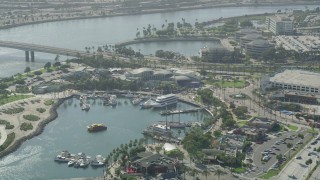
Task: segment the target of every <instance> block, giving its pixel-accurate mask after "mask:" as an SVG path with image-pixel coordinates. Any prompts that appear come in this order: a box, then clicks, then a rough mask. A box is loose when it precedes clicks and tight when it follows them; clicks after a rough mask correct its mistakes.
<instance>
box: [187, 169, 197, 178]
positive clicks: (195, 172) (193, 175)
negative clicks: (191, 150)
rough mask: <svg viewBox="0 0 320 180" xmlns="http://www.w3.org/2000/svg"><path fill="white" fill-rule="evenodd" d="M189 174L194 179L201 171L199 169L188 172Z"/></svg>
mask: <svg viewBox="0 0 320 180" xmlns="http://www.w3.org/2000/svg"><path fill="white" fill-rule="evenodd" d="M188 174H190V176H192V177H193V179H194V178H195V177H196V176H197V175H198V174H199V171H198V170H197V169H191V170H190V171H188Z"/></svg>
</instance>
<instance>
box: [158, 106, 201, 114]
mask: <svg viewBox="0 0 320 180" xmlns="http://www.w3.org/2000/svg"><path fill="white" fill-rule="evenodd" d="M203 109H204V108H192V109H180V110H173V111H161V112H160V114H161V115H163V116H165V115H171V114H182V113H191V112H198V111H201V110H203Z"/></svg>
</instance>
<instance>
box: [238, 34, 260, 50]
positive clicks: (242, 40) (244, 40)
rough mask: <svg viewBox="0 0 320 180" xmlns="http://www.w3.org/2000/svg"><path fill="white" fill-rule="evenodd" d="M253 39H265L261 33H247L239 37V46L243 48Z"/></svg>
mask: <svg viewBox="0 0 320 180" xmlns="http://www.w3.org/2000/svg"><path fill="white" fill-rule="evenodd" d="M255 40H265V38H264V37H263V36H262V35H261V34H247V35H245V36H243V37H241V38H240V47H241V48H243V49H244V48H245V47H246V44H248V43H250V42H252V41H255Z"/></svg>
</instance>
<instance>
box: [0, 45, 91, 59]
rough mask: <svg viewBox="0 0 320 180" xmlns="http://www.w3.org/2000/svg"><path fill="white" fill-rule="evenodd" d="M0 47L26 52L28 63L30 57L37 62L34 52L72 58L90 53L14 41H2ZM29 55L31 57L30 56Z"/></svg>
mask: <svg viewBox="0 0 320 180" xmlns="http://www.w3.org/2000/svg"><path fill="white" fill-rule="evenodd" d="M0 47H5V48H12V49H19V50H23V51H25V56H26V61H29V60H30V57H31V61H34V60H35V58H34V52H42V53H49V54H59V55H65V56H72V57H79V56H88V55H89V53H87V52H85V51H79V50H73V49H66V48H58V47H52V46H45V45H38V44H31V43H21V42H12V41H0ZM29 54H30V55H31V56H29Z"/></svg>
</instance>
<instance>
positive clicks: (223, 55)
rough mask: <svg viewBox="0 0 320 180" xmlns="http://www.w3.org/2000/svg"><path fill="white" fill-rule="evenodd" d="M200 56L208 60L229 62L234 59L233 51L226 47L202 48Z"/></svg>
mask: <svg viewBox="0 0 320 180" xmlns="http://www.w3.org/2000/svg"><path fill="white" fill-rule="evenodd" d="M199 53H200V57H201V58H202V59H203V60H204V61H207V62H214V63H229V62H231V61H233V57H232V52H231V51H229V50H227V49H225V48H207V47H205V48H201V49H200V52H199Z"/></svg>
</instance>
